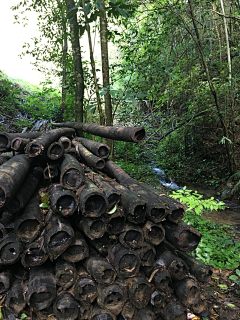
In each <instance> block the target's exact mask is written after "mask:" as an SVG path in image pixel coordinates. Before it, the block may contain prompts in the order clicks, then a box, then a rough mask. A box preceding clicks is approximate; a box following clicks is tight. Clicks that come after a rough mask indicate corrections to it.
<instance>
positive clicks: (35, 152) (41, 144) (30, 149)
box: [25, 128, 75, 158]
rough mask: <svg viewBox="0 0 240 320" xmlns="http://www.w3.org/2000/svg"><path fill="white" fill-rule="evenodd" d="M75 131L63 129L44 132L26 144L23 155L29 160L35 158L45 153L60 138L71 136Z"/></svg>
mask: <svg viewBox="0 0 240 320" xmlns="http://www.w3.org/2000/svg"><path fill="white" fill-rule="evenodd" d="M74 133H75V130H74V129H71V128H65V129H54V130H50V131H47V132H45V133H44V134H43V135H41V136H40V137H38V138H36V139H35V140H33V141H31V142H30V143H28V144H27V146H26V148H25V153H26V155H27V156H28V157H29V158H35V157H37V156H41V155H42V154H43V153H45V152H46V150H47V149H48V147H49V146H50V145H51V144H52V143H53V142H55V141H56V140H58V139H59V138H60V137H61V136H65V135H66V136H71V135H74Z"/></svg>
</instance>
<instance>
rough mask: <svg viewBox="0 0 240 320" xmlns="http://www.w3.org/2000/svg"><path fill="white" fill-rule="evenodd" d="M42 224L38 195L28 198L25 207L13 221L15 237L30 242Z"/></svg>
mask: <svg viewBox="0 0 240 320" xmlns="http://www.w3.org/2000/svg"><path fill="white" fill-rule="evenodd" d="M42 226H43V215H42V212H41V210H40V208H39V202H38V197H36V196H35V197H34V198H32V199H31V200H30V202H29V203H28V205H27V207H26V208H25V210H24V211H23V214H21V215H20V216H19V217H18V218H17V219H16V220H15V223H14V231H15V234H16V237H17V238H18V239H20V240H21V241H22V242H25V243H30V242H32V241H33V240H34V239H35V238H36V237H37V236H38V234H39V232H40V229H41V228H42Z"/></svg>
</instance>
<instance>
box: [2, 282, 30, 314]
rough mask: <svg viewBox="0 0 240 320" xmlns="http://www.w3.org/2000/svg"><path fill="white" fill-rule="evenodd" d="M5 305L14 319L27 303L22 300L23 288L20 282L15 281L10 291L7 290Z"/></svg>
mask: <svg viewBox="0 0 240 320" xmlns="http://www.w3.org/2000/svg"><path fill="white" fill-rule="evenodd" d="M5 304H6V307H7V308H8V309H9V310H10V311H11V312H12V313H13V314H14V315H15V316H16V317H18V315H19V313H20V312H21V311H23V309H24V308H25V306H26V304H27V302H26V299H24V295H23V286H22V284H21V281H20V280H15V281H14V283H13V285H12V286H11V289H10V290H8V292H7V296H6V303H5Z"/></svg>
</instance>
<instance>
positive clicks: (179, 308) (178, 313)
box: [160, 299, 187, 320]
mask: <svg viewBox="0 0 240 320" xmlns="http://www.w3.org/2000/svg"><path fill="white" fill-rule="evenodd" d="M160 315H161V316H162V318H163V319H164V320H186V319H187V311H186V308H185V307H184V306H183V305H182V304H181V303H180V302H179V301H177V300H175V299H172V300H171V301H170V302H169V303H167V304H166V305H165V307H164V308H163V309H162V310H161V312H160Z"/></svg>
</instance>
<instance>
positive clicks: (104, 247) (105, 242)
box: [89, 232, 117, 258]
mask: <svg viewBox="0 0 240 320" xmlns="http://www.w3.org/2000/svg"><path fill="white" fill-rule="evenodd" d="M89 241H90V243H91V245H92V246H93V247H94V248H95V249H96V250H97V251H98V252H99V253H100V254H101V256H102V257H104V258H106V257H107V256H108V250H109V248H111V247H112V246H113V245H116V243H117V238H116V237H111V236H109V234H108V233H107V232H106V233H104V235H103V237H101V238H98V239H94V240H90V239H89Z"/></svg>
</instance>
